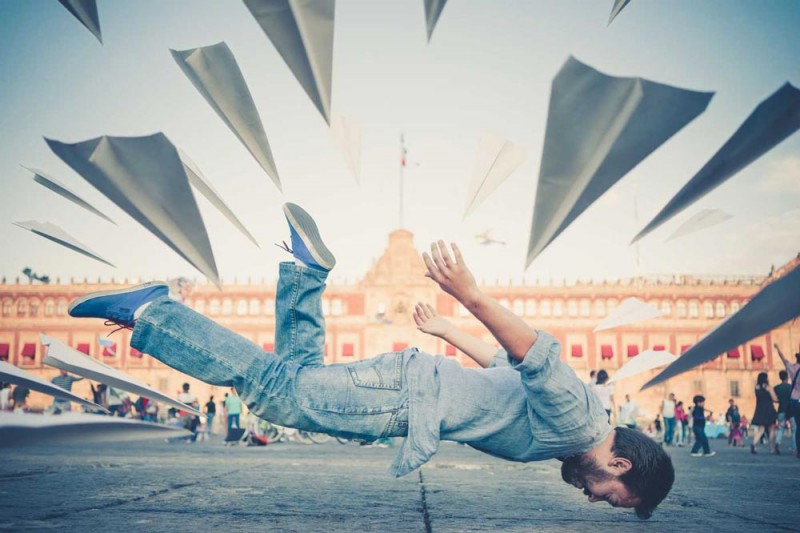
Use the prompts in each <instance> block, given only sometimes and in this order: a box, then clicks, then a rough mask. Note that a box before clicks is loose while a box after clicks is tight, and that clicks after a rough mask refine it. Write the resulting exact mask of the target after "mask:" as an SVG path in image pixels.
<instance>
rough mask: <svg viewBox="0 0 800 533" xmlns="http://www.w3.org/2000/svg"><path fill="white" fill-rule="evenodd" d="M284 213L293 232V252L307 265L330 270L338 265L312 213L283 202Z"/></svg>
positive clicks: (296, 257)
mask: <svg viewBox="0 0 800 533" xmlns="http://www.w3.org/2000/svg"><path fill="white" fill-rule="evenodd" d="M283 214H284V215H286V221H287V222H289V230H290V231H291V233H292V248H291V250H290V251H291V253H292V255H293V256H294V257H295V259H299V260H300V261H302V262H303V263H305V264H306V265H308V266H310V267H311V268H315V269H317V270H324V271H326V272H327V271H328V270H331V269H332V268H333V267H334V266H335V265H336V258H335V257H333V254H332V253H331V251H330V250H328V247H327V246H325V243H323V242H322V238H321V237H320V236H319V230H318V229H317V224H316V223H315V222H314V219H313V218H311V215H309V214H308V213H306V211H305V210H304V209H303V208H302V207H300V206H299V205H297V204H291V203H287V204H283Z"/></svg>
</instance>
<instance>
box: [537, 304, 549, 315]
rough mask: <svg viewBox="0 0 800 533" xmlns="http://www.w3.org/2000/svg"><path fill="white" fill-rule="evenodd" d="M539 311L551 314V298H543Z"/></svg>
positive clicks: (543, 313)
mask: <svg viewBox="0 0 800 533" xmlns="http://www.w3.org/2000/svg"><path fill="white" fill-rule="evenodd" d="M539 311H540V312H541V313H542V316H550V300H542V305H541V306H540V309H539Z"/></svg>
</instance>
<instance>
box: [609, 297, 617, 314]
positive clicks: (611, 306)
mask: <svg viewBox="0 0 800 533" xmlns="http://www.w3.org/2000/svg"><path fill="white" fill-rule="evenodd" d="M618 305H619V301H618V300H617V299H616V298H609V299H608V301H607V302H606V312H607V313H610V312H611V311H613V310H614V309H616V308H617V306H618Z"/></svg>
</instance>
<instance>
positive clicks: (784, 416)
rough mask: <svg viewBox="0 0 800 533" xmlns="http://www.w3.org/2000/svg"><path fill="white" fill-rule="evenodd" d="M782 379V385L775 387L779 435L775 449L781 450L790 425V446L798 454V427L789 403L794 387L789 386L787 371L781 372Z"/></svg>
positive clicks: (776, 438) (779, 374) (779, 375)
mask: <svg viewBox="0 0 800 533" xmlns="http://www.w3.org/2000/svg"><path fill="white" fill-rule="evenodd" d="M778 377H779V378H780V379H781V382H780V384H778V385H775V389H774V390H775V396H777V397H778V433H777V435H776V437H775V449H777V450H780V446H781V441H782V440H783V434H784V433H785V432H786V425H787V424H788V425H789V429H790V431H789V444H790V448H791V449H792V452H796V451H797V450H796V448H795V446H794V437H795V433H796V432H797V425H796V424H795V423H794V419H793V418H792V416H791V414H790V412H789V403H790V402H791V399H792V386H791V385H790V384H789V373H788V372H787V371H786V370H781V371H780V372H779V373H778Z"/></svg>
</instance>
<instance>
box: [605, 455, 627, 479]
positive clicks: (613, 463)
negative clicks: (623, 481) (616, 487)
mask: <svg viewBox="0 0 800 533" xmlns="http://www.w3.org/2000/svg"><path fill="white" fill-rule="evenodd" d="M608 466H609V467H611V469H612V470H614V471H615V472H616V474H617V475H618V476H621V475H623V474H624V473H625V472H627V471H629V470H630V469H631V468H633V463H631V460H630V459H626V458H625V457H612V458H611V460H610V461H609V462H608Z"/></svg>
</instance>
